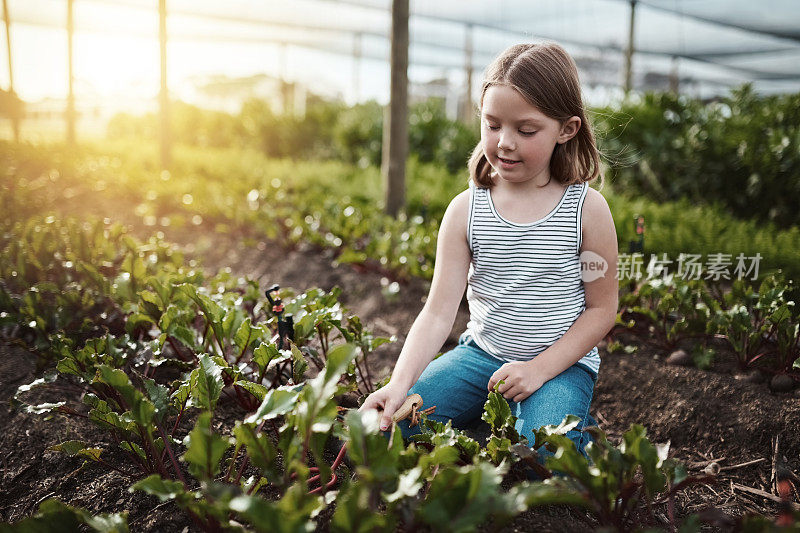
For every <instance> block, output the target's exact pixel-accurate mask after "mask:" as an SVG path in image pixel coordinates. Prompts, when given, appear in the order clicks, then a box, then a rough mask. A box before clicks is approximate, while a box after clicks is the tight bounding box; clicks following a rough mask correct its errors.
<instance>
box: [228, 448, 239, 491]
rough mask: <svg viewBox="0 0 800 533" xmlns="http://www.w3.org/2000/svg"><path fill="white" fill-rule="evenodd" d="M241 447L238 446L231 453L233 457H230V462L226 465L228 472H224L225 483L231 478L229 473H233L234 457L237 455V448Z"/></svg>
mask: <svg viewBox="0 0 800 533" xmlns="http://www.w3.org/2000/svg"><path fill="white" fill-rule="evenodd" d="M241 449H242V447H241V446H238V447H237V448H236V451H235V452H234V453H233V457H232V458H231V464H230V466H229V467H228V472H227V473H226V474H225V483H227V482H228V481H229V480H230V479H231V474H232V473H233V467H234V465H235V464H236V459H237V458H238V457H239V450H241Z"/></svg>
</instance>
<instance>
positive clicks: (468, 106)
mask: <svg viewBox="0 0 800 533" xmlns="http://www.w3.org/2000/svg"><path fill="white" fill-rule="evenodd" d="M472 33H473V26H472V24H467V26H466V35H465V39H464V73H465V74H466V78H467V81H466V84H465V85H466V87H465V88H466V92H465V94H464V108H463V110H462V113H463V116H462V119H463V122H464V123H465V124H470V123H471V122H472V119H473V118H474V116H473V115H474V114H475V112H474V109H473V108H472Z"/></svg>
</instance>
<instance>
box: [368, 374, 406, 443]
mask: <svg viewBox="0 0 800 533" xmlns="http://www.w3.org/2000/svg"><path fill="white" fill-rule="evenodd" d="M406 396H408V389H406V388H404V387H398V386H397V385H395V384H393V383H392V382H391V381H390V382H389V383H388V384H386V385H385V386H384V387H382V388H380V389H378V390H376V391H375V392H373V393H372V394H370V395H369V396H367V399H366V400H364V404H363V405H362V406H361V407H359V408H358V410H359V411H368V410H370V409H378V410H382V413H381V423H380V427H381V431H386V430H387V429H389V427H390V426H391V425H392V415H393V414H394V413H395V411H397V409H398V408H399V407H400V406H401V405H403V402H404V401H406Z"/></svg>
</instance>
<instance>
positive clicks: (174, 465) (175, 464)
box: [156, 424, 189, 490]
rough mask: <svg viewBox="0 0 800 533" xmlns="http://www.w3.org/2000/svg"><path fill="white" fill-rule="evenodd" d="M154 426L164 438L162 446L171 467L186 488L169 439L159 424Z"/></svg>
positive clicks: (187, 487)
mask: <svg viewBox="0 0 800 533" xmlns="http://www.w3.org/2000/svg"><path fill="white" fill-rule="evenodd" d="M156 428H157V429H158V432H159V433H160V434H161V438H162V439H163V440H164V448H166V450H167V453H169V459H170V461H171V462H172V468H174V469H175V473H176V474H178V479H180V480H181V483H183V486H184V487H186V489H187V490H188V489H189V486H188V485H187V484H186V480H185V479H184V478H183V472H181V468H180V466H178V461H177V460H176V459H175V454H173V453H172V446H170V445H169V439H167V436H166V435H165V434H164V430H163V429H161V424H156Z"/></svg>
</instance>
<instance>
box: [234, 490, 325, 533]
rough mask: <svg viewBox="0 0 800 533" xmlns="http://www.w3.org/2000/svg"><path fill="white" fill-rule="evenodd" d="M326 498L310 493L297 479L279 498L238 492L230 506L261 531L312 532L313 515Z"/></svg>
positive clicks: (314, 515)
mask: <svg viewBox="0 0 800 533" xmlns="http://www.w3.org/2000/svg"><path fill="white" fill-rule="evenodd" d="M324 506H325V500H324V499H323V498H322V497H320V496H316V495H313V494H309V493H308V488H307V487H305V486H303V485H301V484H300V483H295V484H293V485H292V486H290V487H289V489H288V490H287V491H286V493H285V494H284V495H283V497H282V498H281V499H280V500H278V501H277V502H273V501H267V500H265V499H264V498H259V497H255V496H238V497H236V498H234V499H232V500H231V502H230V508H231V509H232V510H233V511H235V512H237V513H239V514H240V515H242V516H243V517H244V518H245V519H246V520H247V521H248V522H250V523H251V524H252V525H253V526H254V527H255V528H256V530H257V531H264V532H267V533H273V532H275V533H297V532H301V531H306V532H309V533H310V532H312V531H314V530H315V529H316V524H315V523H314V521H313V518H314V517H316V516H317V515H318V514H319V512H320V511H321V510H322V509H323V508H324Z"/></svg>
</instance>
